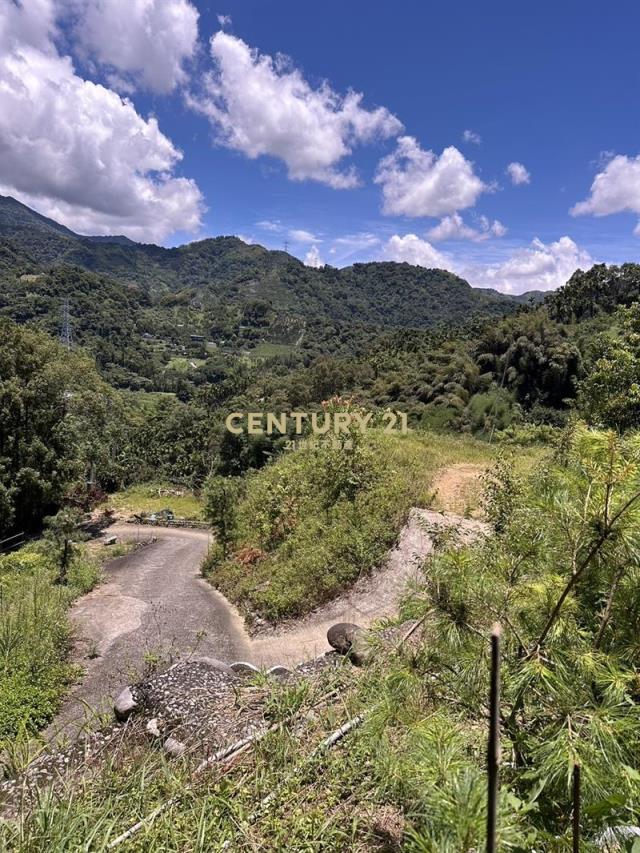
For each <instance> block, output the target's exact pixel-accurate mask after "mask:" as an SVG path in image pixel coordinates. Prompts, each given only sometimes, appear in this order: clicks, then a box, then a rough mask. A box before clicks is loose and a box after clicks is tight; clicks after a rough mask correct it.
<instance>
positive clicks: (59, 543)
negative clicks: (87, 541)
mask: <svg viewBox="0 0 640 853" xmlns="http://www.w3.org/2000/svg"><path fill="white" fill-rule="evenodd" d="M81 521H82V513H81V512H79V510H77V509H73V508H70V507H65V508H64V509H61V510H59V511H58V512H57V513H56V514H55V515H52V516H50V517H49V518H45V525H46V530H45V540H46V541H48V542H50V543H51V544H52V545H53V547H54V550H55V562H56V563H57V565H58V577H57V580H58V582H59V583H62V584H66V583H67V579H68V578H67V575H68V571H69V566H70V565H71V561H72V560H73V556H74V553H75V551H76V545H75V542H74V540H76V539H78V538H80V536H81V534H80V530H79V526H80V522H81Z"/></svg>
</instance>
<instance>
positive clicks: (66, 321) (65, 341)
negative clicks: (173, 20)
mask: <svg viewBox="0 0 640 853" xmlns="http://www.w3.org/2000/svg"><path fill="white" fill-rule="evenodd" d="M60 343H61V344H62V346H63V347H65V348H66V349H68V350H70V349H71V318H70V315H69V300H68V299H65V300H64V303H63V305H62V325H61V326H60Z"/></svg>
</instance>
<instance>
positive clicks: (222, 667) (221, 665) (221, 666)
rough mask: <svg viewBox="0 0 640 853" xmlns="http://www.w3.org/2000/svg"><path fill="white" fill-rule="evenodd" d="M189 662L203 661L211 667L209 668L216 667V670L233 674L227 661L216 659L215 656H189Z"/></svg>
mask: <svg viewBox="0 0 640 853" xmlns="http://www.w3.org/2000/svg"><path fill="white" fill-rule="evenodd" d="M188 662H189V663H203V664H205V665H206V666H209V667H211V669H216V670H218V672H224V673H226V674H227V675H233V669H232V668H231V667H230V666H229V664H228V663H225V662H224V661H221V660H217V658H208V657H194V658H189V661H188Z"/></svg>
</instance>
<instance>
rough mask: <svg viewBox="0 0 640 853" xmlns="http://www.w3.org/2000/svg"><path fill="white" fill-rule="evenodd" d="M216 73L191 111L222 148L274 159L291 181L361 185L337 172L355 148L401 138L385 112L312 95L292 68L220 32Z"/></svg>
mask: <svg viewBox="0 0 640 853" xmlns="http://www.w3.org/2000/svg"><path fill="white" fill-rule="evenodd" d="M211 56H212V57H213V61H214V64H215V69H214V71H213V72H211V73H209V74H208V75H207V76H206V78H205V86H204V93H203V94H200V95H198V96H195V95H191V96H189V97H188V99H187V101H188V103H189V104H190V105H191V106H192V107H193V108H194V109H197V110H199V111H200V112H201V113H203V114H205V115H206V116H207V117H208V118H209V120H210V121H211V123H212V125H213V127H214V129H215V133H216V138H217V141H218V142H219V144H221V145H225V146H227V147H229V148H232V149H234V150H236V151H240V152H242V153H243V154H245V155H246V156H247V157H249V158H251V159H255V158H257V157H260V156H263V155H269V156H272V157H277V158H278V159H280V160H282V161H283V162H284V163H285V164H286V166H287V171H288V174H289V177H290V178H291V179H292V180H295V181H303V180H314V181H320V182H321V183H324V184H328V185H329V186H331V187H334V188H335V189H346V188H350V187H354V186H356V185H357V184H358V182H359V181H358V176H357V174H356V171H355V169H354V167H353V166H346V167H345V166H341V165H340V164H341V163H342V161H343V160H344V158H345V157H347V156H348V155H349V154H350V153H351V152H352V150H353V147H354V146H355V145H357V144H358V143H366V142H371V141H373V140H375V139H378V138H387V137H389V136H393V135H395V134H397V133H399V132H400V130H401V128H402V125H401V124H400V122H399V121H398V119H397V118H396V117H395V116H393V115H392V114H391V113H390V112H389V111H388V110H386V109H385V108H383V107H378V108H377V109H373V110H367V109H365V108H364V107H363V106H362V99H363V96H362V95H361V94H359V93H357V92H353V91H349V92H348V93H347V94H346V95H345V96H341V95H339V94H337V93H336V92H334V91H333V90H332V89H331V88H330V86H329V85H328V83H326V82H325V83H323V84H322V85H320V86H319V87H317V88H313V87H312V86H311V85H310V84H309V83H308V82H307V81H306V80H305V79H304V77H303V76H302V74H301V72H300V71H299V70H298V69H296V68H293V67H292V65H291V62H290V60H288V59H287V58H285V57H282V56H277V57H276V58H275V59H273V58H272V57H271V56H268V55H266V54H260V53H259V52H258V51H257V50H254V49H251V48H250V47H249V46H248V45H247V44H246V43H245V42H244V41H242V39H239V38H236V37H235V36H232V35H230V34H228V33H225V32H219V33H216V35H215V36H214V37H213V38H212V39H211Z"/></svg>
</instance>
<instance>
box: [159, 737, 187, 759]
mask: <svg viewBox="0 0 640 853" xmlns="http://www.w3.org/2000/svg"><path fill="white" fill-rule="evenodd" d="M186 749H187V747H186V746H185V745H184V744H183V743H182V741H180V740H177V739H176V738H174V737H168V738H167V739H166V740H165V742H164V751H165V752H168V753H169V755H171V756H172V757H173V758H181V757H182V756H183V755H184V754H185V752H186Z"/></svg>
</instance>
